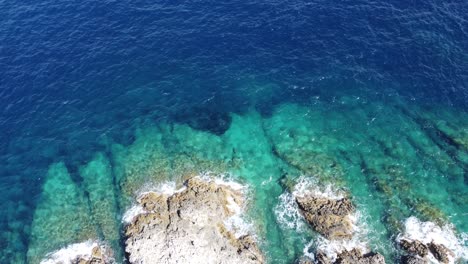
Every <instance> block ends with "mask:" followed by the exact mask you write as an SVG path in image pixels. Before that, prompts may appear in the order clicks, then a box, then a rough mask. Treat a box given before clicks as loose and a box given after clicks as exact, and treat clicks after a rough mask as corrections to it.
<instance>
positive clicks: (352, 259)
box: [335, 249, 385, 264]
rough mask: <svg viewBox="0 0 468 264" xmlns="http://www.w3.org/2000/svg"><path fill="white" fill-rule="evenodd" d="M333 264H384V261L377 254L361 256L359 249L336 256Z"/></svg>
mask: <svg viewBox="0 0 468 264" xmlns="http://www.w3.org/2000/svg"><path fill="white" fill-rule="evenodd" d="M335 264H385V259H384V257H383V256H382V255H380V254H378V253H367V254H362V252H361V251H360V250H359V249H353V250H351V251H347V250H345V251H343V252H341V253H340V254H338V258H337V260H336V261H335Z"/></svg>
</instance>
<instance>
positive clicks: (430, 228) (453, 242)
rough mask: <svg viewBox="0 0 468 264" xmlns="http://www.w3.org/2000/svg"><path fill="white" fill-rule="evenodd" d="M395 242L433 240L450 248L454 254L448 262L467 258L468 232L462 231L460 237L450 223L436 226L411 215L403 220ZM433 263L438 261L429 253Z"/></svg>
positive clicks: (428, 241)
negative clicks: (401, 229) (401, 231)
mask: <svg viewBox="0 0 468 264" xmlns="http://www.w3.org/2000/svg"><path fill="white" fill-rule="evenodd" d="M396 240H397V242H400V241H401V240H409V241H414V240H418V241H420V242H422V243H424V244H428V243H431V242H434V243H435V244H442V245H444V246H445V247H447V248H448V249H450V250H451V251H452V252H453V253H454V254H455V256H452V258H451V259H450V263H455V260H458V259H460V260H465V261H466V260H468V246H466V243H467V242H468V234H466V233H462V234H461V235H460V238H458V237H457V235H456V234H455V231H454V228H453V226H451V225H448V224H447V225H445V226H443V227H440V226H438V225H437V224H435V223H433V222H422V221H420V220H419V219H418V218H416V217H414V216H411V217H409V218H408V219H406V220H405V231H404V233H402V234H399V235H398V237H397V239H396ZM429 256H430V258H431V261H432V262H433V263H438V262H437V261H436V260H435V258H434V257H433V256H432V255H431V254H429Z"/></svg>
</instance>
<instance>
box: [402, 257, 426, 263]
mask: <svg viewBox="0 0 468 264" xmlns="http://www.w3.org/2000/svg"><path fill="white" fill-rule="evenodd" d="M400 262H401V264H428V263H429V262H428V261H427V260H426V259H423V258H420V257H417V256H403V257H402V258H401V261H400Z"/></svg>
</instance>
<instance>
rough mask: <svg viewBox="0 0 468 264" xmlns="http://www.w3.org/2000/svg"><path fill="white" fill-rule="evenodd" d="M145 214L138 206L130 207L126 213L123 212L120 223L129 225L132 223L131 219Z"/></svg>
mask: <svg viewBox="0 0 468 264" xmlns="http://www.w3.org/2000/svg"><path fill="white" fill-rule="evenodd" d="M144 213H146V211H145V209H143V207H142V206H141V205H139V204H137V205H134V206H132V207H130V209H128V210H127V211H125V213H124V215H123V216H122V222H124V223H125V224H129V223H131V222H132V221H133V219H134V218H135V217H136V216H138V215H140V214H144Z"/></svg>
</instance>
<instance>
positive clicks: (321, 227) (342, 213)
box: [296, 196, 354, 240]
mask: <svg viewBox="0 0 468 264" xmlns="http://www.w3.org/2000/svg"><path fill="white" fill-rule="evenodd" d="M296 202H297V204H298V205H299V208H300V209H301V212H302V214H303V215H304V217H305V218H306V220H307V222H309V224H310V225H312V227H313V228H314V229H315V230H316V231H317V232H318V233H320V234H321V235H323V236H324V237H326V238H327V239H331V240H333V239H350V238H351V237H352V233H353V230H352V225H351V221H350V219H349V214H350V213H352V212H353V211H354V206H353V205H352V203H351V201H350V199H348V198H342V199H337V200H334V199H328V198H321V197H314V196H304V197H296Z"/></svg>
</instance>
